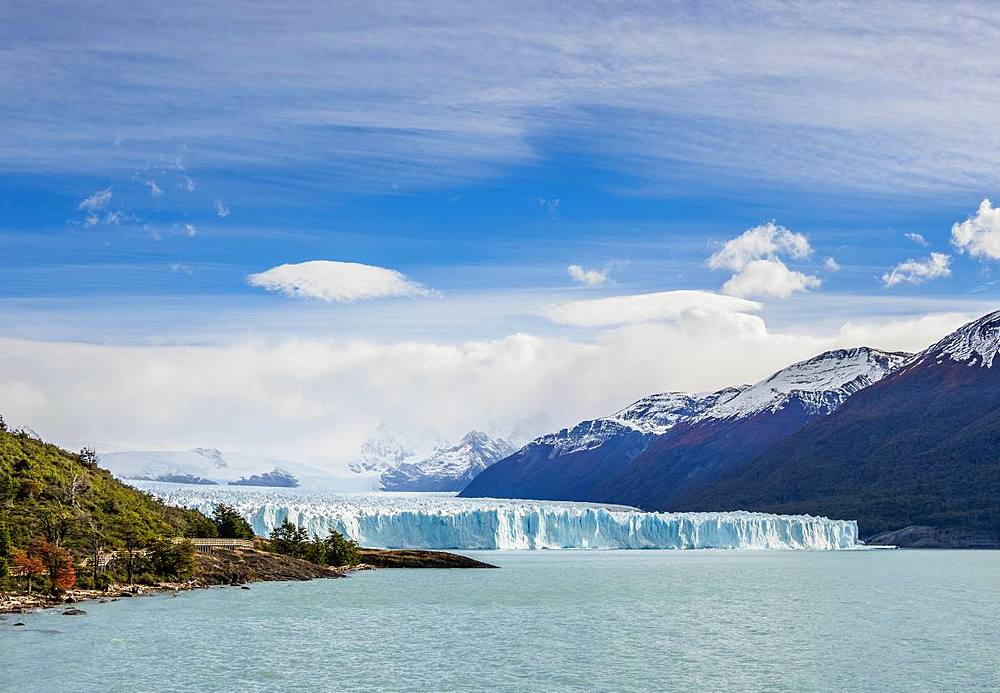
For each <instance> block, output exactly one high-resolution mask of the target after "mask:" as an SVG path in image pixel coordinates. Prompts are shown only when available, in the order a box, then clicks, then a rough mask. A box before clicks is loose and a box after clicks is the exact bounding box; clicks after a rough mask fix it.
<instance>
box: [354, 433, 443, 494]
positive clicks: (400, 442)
mask: <svg viewBox="0 0 1000 693" xmlns="http://www.w3.org/2000/svg"><path fill="white" fill-rule="evenodd" d="M444 447H447V443H446V442H445V440H444V439H443V438H441V436H440V435H439V434H438V433H437V431H434V430H431V429H422V430H409V429H407V428H406V427H405V426H394V425H390V424H388V423H380V424H379V425H378V426H377V427H376V428H375V430H374V431H373V432H372V434H371V435H369V436H368V438H366V439H365V441H364V442H363V443H362V444H361V448H360V449H359V450H358V455H357V457H356V458H355V459H354V460H353V461H352V462H350V463H349V464H348V465H347V467H348V469H350V470H351V471H352V472H354V473H356V474H361V475H365V476H367V477H368V478H369V479H370V480H374V481H377V479H378V476H379V475H380V474H381V473H382V472H384V471H386V470H388V469H395V468H396V467H398V466H399V465H401V464H406V463H410V464H412V463H414V462H416V461H417V460H420V459H422V458H424V457H426V456H428V455H430V454H432V453H434V452H436V451H437V450H440V449H442V448H444Z"/></svg>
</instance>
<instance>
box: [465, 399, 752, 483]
mask: <svg viewBox="0 0 1000 693" xmlns="http://www.w3.org/2000/svg"><path fill="white" fill-rule="evenodd" d="M739 392H740V390H739V389H736V388H727V389H725V390H720V391H719V392H712V393H705V394H698V395H688V394H685V393H678V392H666V393H662V394H657V395H651V396H649V397H645V398H643V399H641V400H639V401H637V402H635V403H633V404H631V405H629V406H628V407H626V408H625V409H622V410H621V411H619V412H617V413H615V414H613V415H611V416H608V417H605V418H601V419H593V420H589V421H583V422H581V423H579V424H577V425H576V426H574V427H572V428H564V429H563V430H561V431H559V432H557V433H552V434H549V435H545V436H542V437H540V438H537V439H535V440H534V441H532V442H531V443H528V444H527V445H525V446H524V447H523V448H521V449H520V450H518V451H517V452H515V453H514V454H513V455H510V456H509V457H506V458H505V459H503V460H500V461H499V462H497V463H496V464H494V465H493V466H491V467H489V468H487V469H485V470H484V471H483V472H482V473H480V474H479V475H478V476H477V477H476V478H475V479H473V480H472V482H471V483H470V484H469V485H468V486H466V488H465V489H464V490H463V491H462V493H461V494H460V495H461V496H463V497H468V498H482V497H489V498H537V499H543V500H588V499H590V498H592V497H593V495H594V494H595V491H594V489H595V487H599V486H601V485H602V484H604V483H606V482H607V480H608V479H610V478H612V477H614V476H615V475H617V474H618V473H620V472H621V471H622V470H623V469H624V468H625V467H626V466H627V465H628V464H629V463H630V462H631V461H632V460H633V459H635V458H636V456H638V455H639V454H640V453H642V451H643V450H645V449H646V447H647V446H648V445H649V444H650V443H651V442H653V441H654V440H655V439H656V437H657V436H658V435H660V434H661V433H663V432H664V431H667V430H669V429H670V428H671V427H672V426H674V425H676V424H677V423H678V422H679V421H682V420H684V419H686V418H690V417H693V416H697V415H698V414H700V413H702V412H703V411H705V410H706V409H708V408H710V407H712V406H714V405H715V404H717V403H719V402H721V401H725V400H726V399H729V398H731V397H733V396H734V395H736V394H737V393H739Z"/></svg>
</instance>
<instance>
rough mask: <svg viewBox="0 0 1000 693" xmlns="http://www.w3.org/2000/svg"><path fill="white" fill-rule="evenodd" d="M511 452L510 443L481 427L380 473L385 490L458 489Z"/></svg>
mask: <svg viewBox="0 0 1000 693" xmlns="http://www.w3.org/2000/svg"><path fill="white" fill-rule="evenodd" d="M512 452H514V446H513V445H511V444H510V443H509V442H508V441H506V440H503V439H500V438H491V437H490V436H488V435H487V434H486V433H483V432H482V431H469V432H468V433H466V434H465V435H464V436H463V437H462V439H461V440H460V441H459V442H458V443H456V444H455V445H452V446H450V447H444V448H439V449H438V450H436V451H435V452H434V453H433V454H431V455H430V456H429V457H427V458H425V459H422V460H420V461H419V462H402V463H400V464H397V465H396V466H394V467H390V468H388V469H386V470H385V471H384V472H383V473H382V476H381V481H382V487H383V489H385V490H386V491H461V490H462V489H463V488H464V487H465V485H466V484H468V483H469V482H470V481H471V480H472V479H473V478H474V477H475V476H476V475H477V474H479V472H481V471H483V470H484V469H486V468H487V467H489V466H490V465H492V464H493V463H494V462H496V461H497V460H500V459H502V458H504V457H506V456H507V455H509V454H511V453H512Z"/></svg>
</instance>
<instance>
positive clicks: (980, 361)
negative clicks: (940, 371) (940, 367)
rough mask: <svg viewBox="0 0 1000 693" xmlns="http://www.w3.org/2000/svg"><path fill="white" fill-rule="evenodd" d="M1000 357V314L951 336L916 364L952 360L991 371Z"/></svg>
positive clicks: (991, 314)
mask: <svg viewBox="0 0 1000 693" xmlns="http://www.w3.org/2000/svg"><path fill="white" fill-rule="evenodd" d="M998 353H1000V311H996V312H994V313H989V314H988V315H984V316H983V317H981V318H979V319H978V320H974V321H973V322H970V323H969V324H967V325H964V326H962V327H960V328H959V329H957V330H956V331H955V332H952V333H951V334H950V335H948V336H947V337H945V338H944V339H942V340H941V341H940V342H938V343H937V344H934V345H933V346H931V347H930V348H928V349H927V350H926V351H924V352H923V353H922V354H921V355H920V356H919V357H917V359H915V363H926V362H930V361H934V362H940V361H942V360H944V359H946V358H947V359H951V360H952V361H957V362H958V363H967V364H969V365H970V366H979V367H981V368H992V367H993V361H994V360H995V359H996V357H997V354H998Z"/></svg>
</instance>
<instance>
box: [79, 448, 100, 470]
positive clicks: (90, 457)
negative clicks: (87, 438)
mask: <svg viewBox="0 0 1000 693" xmlns="http://www.w3.org/2000/svg"><path fill="white" fill-rule="evenodd" d="M79 458H80V461H81V462H83V463H84V464H85V465H87V466H88V467H96V466H97V463H98V462H100V460H101V458H100V457H98V456H97V451H96V450H94V449H93V448H80V454H79Z"/></svg>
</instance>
